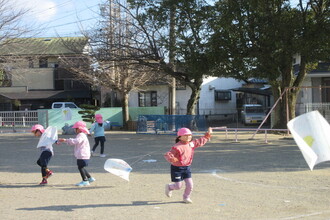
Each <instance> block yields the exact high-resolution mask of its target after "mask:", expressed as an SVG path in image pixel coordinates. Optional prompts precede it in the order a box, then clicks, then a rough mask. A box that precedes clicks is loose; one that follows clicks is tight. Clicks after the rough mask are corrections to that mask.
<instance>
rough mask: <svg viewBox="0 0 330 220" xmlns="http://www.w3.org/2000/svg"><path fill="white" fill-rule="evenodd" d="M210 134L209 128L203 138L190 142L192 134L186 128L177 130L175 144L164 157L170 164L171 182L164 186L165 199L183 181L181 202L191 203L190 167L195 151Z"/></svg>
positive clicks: (179, 186)
mask: <svg viewBox="0 0 330 220" xmlns="http://www.w3.org/2000/svg"><path fill="white" fill-rule="evenodd" d="M211 133H212V129H211V128H209V129H208V132H207V133H206V134H205V135H204V137H201V138H199V139H195V140H192V133H191V131H190V130H189V129H188V128H181V129H179V131H178V133H177V138H176V144H175V145H174V146H173V147H172V148H171V150H170V151H169V152H167V153H166V154H165V155H164V157H165V159H166V160H167V161H168V162H170V163H171V180H172V182H173V183H172V184H166V185H165V194H166V196H167V197H171V196H172V191H173V190H179V189H181V188H182V181H184V182H185V184H186V188H185V191H184V194H183V202H184V203H192V200H191V199H190V194H191V192H192V190H193V180H192V178H191V170H190V165H191V163H192V160H193V157H194V151H195V149H196V148H197V147H201V146H203V145H205V144H206V142H207V141H209V139H210V138H211Z"/></svg>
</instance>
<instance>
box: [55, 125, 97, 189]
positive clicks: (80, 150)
mask: <svg viewBox="0 0 330 220" xmlns="http://www.w3.org/2000/svg"><path fill="white" fill-rule="evenodd" d="M72 128H74V129H75V132H76V133H77V136H76V138H69V139H65V138H59V139H58V141H59V142H65V143H67V144H68V145H74V146H75V147H74V156H75V157H76V158H77V166H78V170H79V172H80V175H81V178H82V181H81V182H79V183H77V184H76V186H88V185H90V183H92V182H94V181H95V179H94V178H93V177H92V176H91V175H90V174H89V173H88V171H87V170H86V169H85V167H87V166H88V162H89V159H90V156H91V153H90V146H89V141H88V138H87V135H86V134H89V131H88V129H87V128H86V123H85V122H83V121H78V122H76V123H75V124H74V125H73V127H72Z"/></svg>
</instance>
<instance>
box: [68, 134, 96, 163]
mask: <svg viewBox="0 0 330 220" xmlns="http://www.w3.org/2000/svg"><path fill="white" fill-rule="evenodd" d="M66 143H67V144H68V145H74V156H75V157H76V158H77V159H89V158H90V157H91V148H90V145H89V141H88V138H87V135H86V134H85V133H79V134H77V136H76V138H69V139H67V140H66Z"/></svg>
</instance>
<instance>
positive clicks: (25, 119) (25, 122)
mask: <svg viewBox="0 0 330 220" xmlns="http://www.w3.org/2000/svg"><path fill="white" fill-rule="evenodd" d="M38 121H39V120H38V111H1V112H0V132H1V133H3V132H13V131H14V132H15V131H27V130H29V129H30V128H31V126H32V125H34V124H37V123H38Z"/></svg>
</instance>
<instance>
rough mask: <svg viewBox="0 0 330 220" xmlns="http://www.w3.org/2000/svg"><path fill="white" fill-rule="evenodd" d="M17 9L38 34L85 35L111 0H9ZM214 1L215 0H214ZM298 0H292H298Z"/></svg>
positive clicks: (54, 35)
mask: <svg viewBox="0 0 330 220" xmlns="http://www.w3.org/2000/svg"><path fill="white" fill-rule="evenodd" d="M8 1H10V2H15V3H14V4H16V5H15V6H14V7H15V9H19V8H21V7H22V8H25V9H29V12H28V14H27V16H26V17H24V19H23V21H24V23H25V24H27V25H29V26H32V27H33V28H32V30H34V33H35V35H34V36H37V37H57V36H60V37H68V36H78V35H81V30H90V29H92V28H93V27H95V24H96V23H97V21H98V19H97V16H98V13H99V5H100V4H101V3H103V2H107V1H108V0H8ZM212 1H214V0H212ZM297 2H298V0H291V3H292V4H296V3H297Z"/></svg>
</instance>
